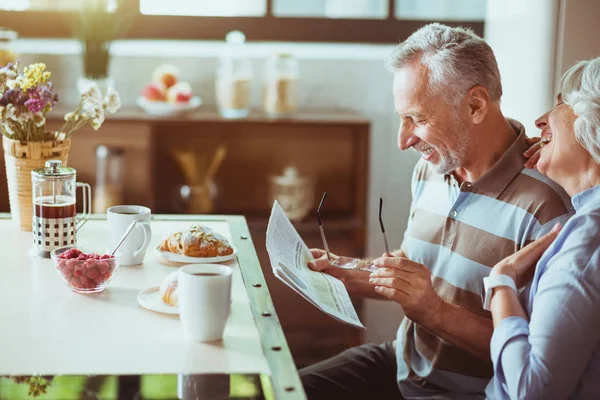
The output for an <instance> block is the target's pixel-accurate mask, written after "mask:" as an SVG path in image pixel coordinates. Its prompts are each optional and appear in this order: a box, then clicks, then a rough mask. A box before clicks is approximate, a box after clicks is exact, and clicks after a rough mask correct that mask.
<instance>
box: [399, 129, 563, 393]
mask: <svg viewBox="0 0 600 400" xmlns="http://www.w3.org/2000/svg"><path fill="white" fill-rule="evenodd" d="M510 123H511V125H512V126H513V128H514V129H515V131H516V133H517V136H516V140H515V141H514V143H513V144H512V145H511V146H510V148H509V149H508V150H507V151H506V152H505V153H504V155H503V156H502V157H501V158H500V159H499V160H498V161H497V162H496V164H495V165H494V166H493V167H492V168H491V169H490V170H489V171H488V172H487V173H486V174H484V175H483V176H482V177H481V178H480V179H479V180H478V181H477V182H474V183H470V182H463V183H462V184H460V185H459V184H458V183H457V181H456V180H455V179H454V177H453V175H451V174H449V175H440V174H437V173H435V171H434V170H433V169H432V168H431V166H430V165H429V164H428V163H427V162H425V161H423V160H421V161H419V163H418V164H417V166H416V167H415V171H414V174H413V179H412V185H411V190H412V205H411V214H410V218H409V222H408V228H407V230H406V232H405V234H404V241H403V244H402V249H403V250H404V252H405V254H406V255H407V257H408V258H409V259H410V260H413V261H415V262H419V263H422V264H424V265H426V266H427V267H428V268H429V269H430V270H431V273H432V282H433V287H434V288H435V290H436V292H437V293H438V294H439V295H440V296H441V297H442V298H443V299H444V300H445V301H447V302H449V303H453V304H456V305H460V306H462V307H464V308H466V309H468V310H470V311H471V312H473V313H475V314H478V315H481V316H485V317H486V318H490V319H491V315H490V313H489V312H487V311H485V310H483V307H482V301H481V292H482V288H483V282H482V280H483V278H484V277H485V276H487V275H488V274H489V272H490V269H491V268H492V267H493V266H494V265H495V264H496V263H497V262H498V261H500V260H502V259H503V258H505V257H506V256H508V255H510V254H513V253H514V252H516V251H518V250H519V249H521V248H522V247H523V246H525V245H526V244H527V243H529V242H531V241H533V240H535V239H537V238H539V237H540V236H542V235H543V234H545V233H547V232H548V231H550V230H551V229H552V227H553V226H554V225H555V224H556V222H562V223H564V222H565V221H566V220H567V219H568V218H569V217H570V215H571V202H570V199H569V197H568V195H567V194H566V193H565V192H564V191H563V190H562V189H561V188H560V187H559V186H558V185H557V184H556V183H554V182H552V181H551V180H549V179H548V178H546V177H545V176H543V175H542V174H540V173H539V172H538V171H536V170H530V169H525V168H524V167H523V164H524V162H525V157H524V156H523V152H524V151H525V150H526V149H527V148H528V145H527V143H526V142H525V139H526V136H525V130H524V128H523V126H522V125H520V124H519V123H518V122H516V121H512V120H511V121H510ZM396 356H397V361H398V383H399V387H400V390H401V391H402V394H403V396H404V398H406V399H412V398H419V399H422V398H446V397H448V396H449V393H448V392H451V393H452V394H451V395H450V397H452V398H455V399H458V398H482V397H483V396H484V390H485V387H486V385H487V384H488V382H489V380H490V379H491V377H492V375H493V368H492V364H491V362H490V361H483V360H480V359H479V358H477V357H476V356H474V355H472V354H470V353H468V352H466V351H463V350H461V349H459V348H458V347H455V346H452V345H450V344H449V343H448V342H446V341H444V340H443V339H441V338H439V337H437V336H436V335H434V334H432V333H430V332H428V331H427V330H425V329H423V328H422V327H420V326H418V325H416V324H415V323H413V322H412V321H410V320H408V319H407V318H404V320H403V322H402V324H401V325H400V328H399V329H398V334H397V338H396Z"/></svg>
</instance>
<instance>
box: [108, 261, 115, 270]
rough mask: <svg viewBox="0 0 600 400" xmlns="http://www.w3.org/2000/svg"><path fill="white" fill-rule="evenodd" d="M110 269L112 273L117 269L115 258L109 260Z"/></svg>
mask: <svg viewBox="0 0 600 400" xmlns="http://www.w3.org/2000/svg"><path fill="white" fill-rule="evenodd" d="M108 270H109V271H110V272H111V273H112V272H114V270H115V261H114V260H112V261H109V262H108Z"/></svg>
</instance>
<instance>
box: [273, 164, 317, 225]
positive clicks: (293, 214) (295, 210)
mask: <svg viewBox="0 0 600 400" xmlns="http://www.w3.org/2000/svg"><path fill="white" fill-rule="evenodd" d="M314 194H315V181H314V179H312V178H310V177H306V176H300V175H299V173H298V170H297V169H296V168H295V167H293V166H288V167H286V168H285V169H284V171H283V175H280V176H274V177H271V185H270V197H271V204H272V203H273V201H275V200H277V202H278V203H279V205H280V206H281V208H282V209H283V211H284V212H285V214H286V215H287V217H288V218H289V219H290V220H291V221H300V220H301V219H303V218H304V217H306V215H307V214H308V213H309V211H310V210H311V208H312V207H313V201H314V197H315V196H314Z"/></svg>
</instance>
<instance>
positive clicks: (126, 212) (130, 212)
mask: <svg viewBox="0 0 600 400" xmlns="http://www.w3.org/2000/svg"><path fill="white" fill-rule="evenodd" d="M115 214H123V215H138V214H141V213H139V212H137V211H117V212H115Z"/></svg>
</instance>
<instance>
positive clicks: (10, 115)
mask: <svg viewBox="0 0 600 400" xmlns="http://www.w3.org/2000/svg"><path fill="white" fill-rule="evenodd" d="M15 110H16V108H15V106H14V105H12V104H8V105H7V106H6V108H5V109H4V118H5V119H7V120H9V119H12V120H13V121H17V120H18V119H17V116H16V114H15Z"/></svg>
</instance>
